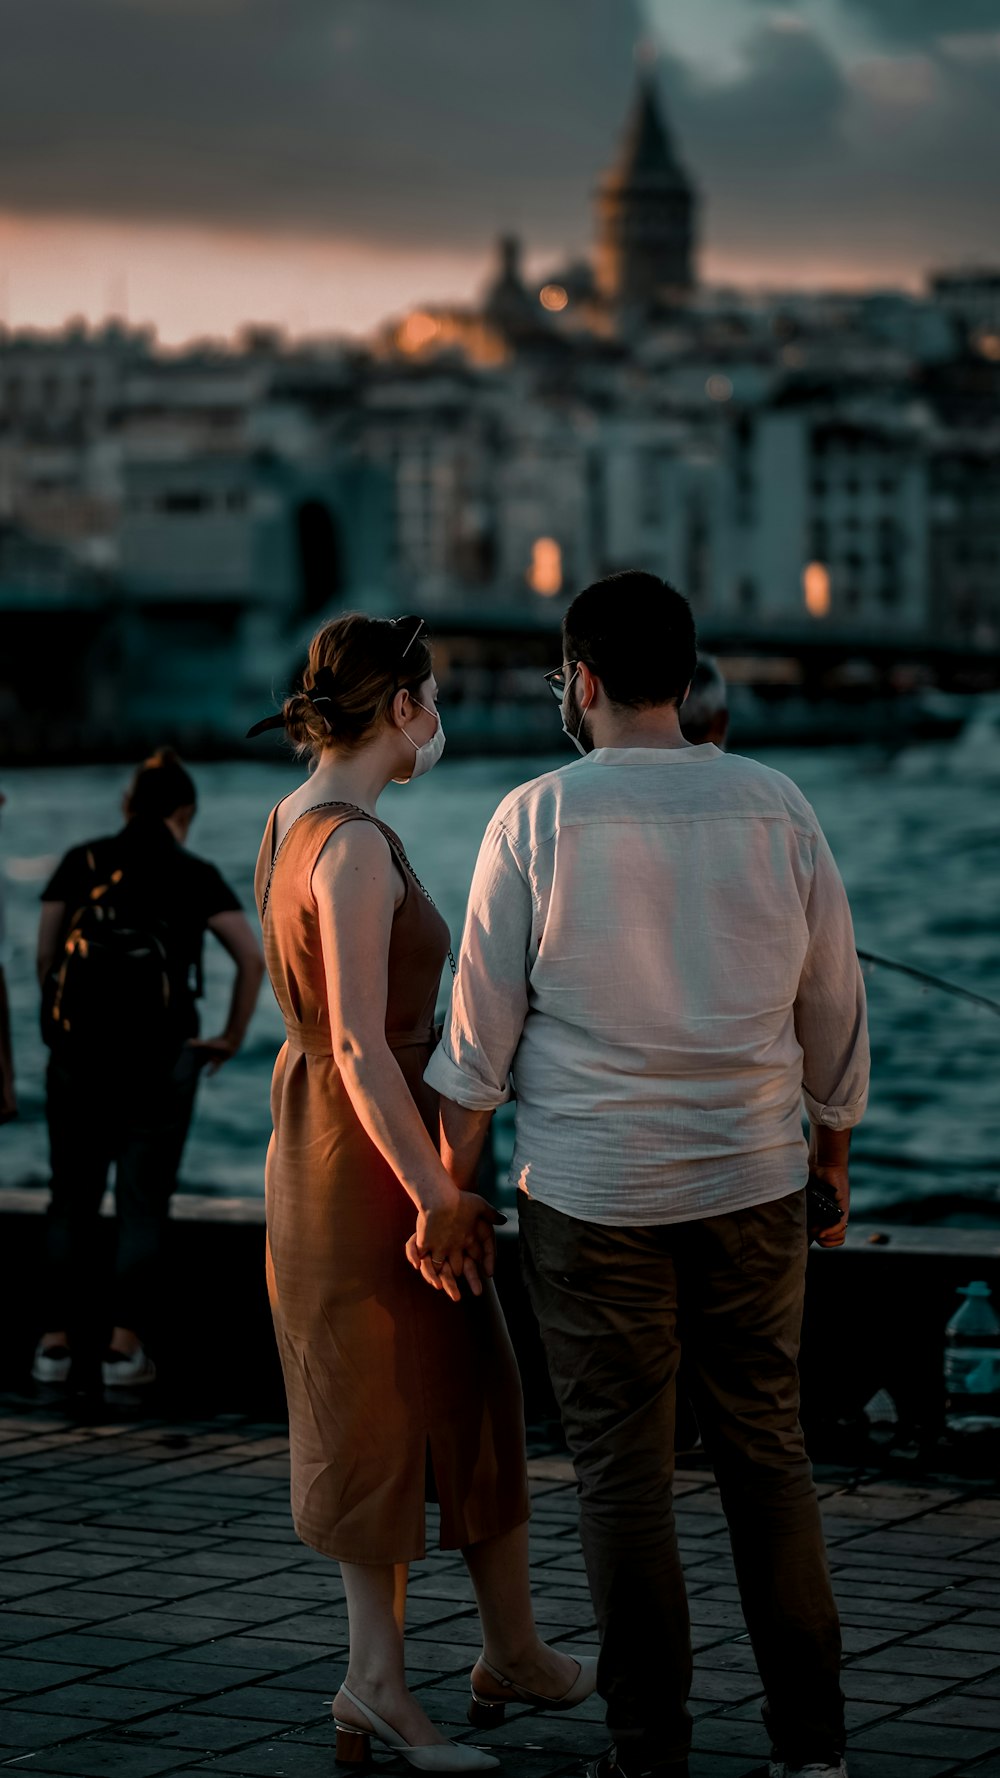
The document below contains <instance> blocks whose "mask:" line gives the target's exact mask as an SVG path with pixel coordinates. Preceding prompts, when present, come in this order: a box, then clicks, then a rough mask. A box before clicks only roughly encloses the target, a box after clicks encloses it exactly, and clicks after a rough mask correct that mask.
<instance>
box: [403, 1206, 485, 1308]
mask: <svg viewBox="0 0 1000 1778" xmlns="http://www.w3.org/2000/svg"><path fill="white" fill-rule="evenodd" d="M506 1221H507V1218H506V1217H505V1216H503V1215H501V1213H500V1211H499V1210H494V1208H493V1205H492V1204H488V1203H487V1202H486V1199H485V1198H481V1197H480V1196H479V1195H478V1193H477V1192H472V1191H459V1190H458V1187H457V1186H449V1189H448V1191H447V1193H442V1195H441V1197H440V1198H439V1199H436V1200H435V1201H434V1202H433V1203H430V1204H427V1205H424V1206H422V1208H421V1210H420V1214H419V1215H418V1217H417V1226H416V1229H415V1230H414V1232H413V1234H412V1235H411V1236H410V1239H409V1240H408V1241H407V1243H406V1257H407V1259H408V1260H409V1262H410V1264H411V1266H413V1268H414V1270H415V1271H417V1272H419V1273H420V1276H421V1277H422V1278H423V1279H424V1281H425V1283H427V1284H429V1285H430V1286H431V1288H432V1289H433V1290H443V1291H444V1292H445V1295H446V1296H450V1297H451V1300H452V1302H454V1303H457V1302H459V1301H460V1300H461V1294H462V1293H461V1291H460V1289H459V1281H460V1279H462V1278H463V1277H464V1279H465V1281H466V1283H467V1284H468V1286H469V1289H470V1290H471V1291H472V1294H473V1296H482V1293H483V1285H482V1278H483V1277H486V1278H492V1276H493V1266H494V1262H495V1259H496V1237H495V1236H494V1233H493V1229H494V1226H495V1225H496V1224H497V1223H504V1222H506ZM480 1274H482V1276H480Z"/></svg>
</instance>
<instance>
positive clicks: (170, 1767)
mask: <svg viewBox="0 0 1000 1778" xmlns="http://www.w3.org/2000/svg"><path fill="white" fill-rule="evenodd" d="M194 1757H196V1756H195V1755H193V1754H191V1753H190V1752H186V1751H185V1750H184V1749H183V1748H180V1747H175V1748H174V1749H173V1750H172V1751H171V1752H167V1750H166V1749H165V1748H157V1747H144V1746H138V1747H137V1746H135V1745H133V1743H132V1742H131V1741H113V1740H108V1739H107V1738H101V1737H97V1736H95V1737H93V1738H92V1739H89V1740H86V1741H74V1742H72V1743H71V1744H70V1745H69V1746H68V1747H49V1748H46V1750H45V1752H44V1753H41V1754H38V1755H37V1756H36V1757H34V1758H33V1759H31V1761H30V1763H29V1762H27V1761H25V1763H24V1766H23V1770H24V1771H26V1772H52V1773H61V1774H65V1775H66V1778H159V1775H160V1774H161V1773H164V1774H166V1773H168V1772H178V1771H183V1770H184V1769H185V1768H186V1767H189V1766H190V1764H191V1761H192V1759H193V1758H194ZM19 1769H20V1768H19V1766H17V1765H15V1766H12V1767H11V1768H10V1770H11V1771H13V1772H17V1771H18V1770H19Z"/></svg>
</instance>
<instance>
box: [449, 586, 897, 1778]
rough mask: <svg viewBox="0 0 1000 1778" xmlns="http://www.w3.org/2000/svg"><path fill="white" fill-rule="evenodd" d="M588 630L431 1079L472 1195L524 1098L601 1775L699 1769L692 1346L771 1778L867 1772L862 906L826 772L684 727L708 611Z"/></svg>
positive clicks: (477, 883) (664, 602) (458, 1176)
mask: <svg viewBox="0 0 1000 1778" xmlns="http://www.w3.org/2000/svg"><path fill="white" fill-rule="evenodd" d="M563 640H564V656H565V659H564V666H563V669H562V672H561V673H557V674H554V675H552V676H550V678H551V681H552V685H553V689H554V690H555V692H556V694H557V696H559V698H560V700H561V704H562V710H563V723H564V727H565V729H566V732H567V733H568V734H569V736H570V738H571V739H572V740H573V741H574V743H575V745H576V746H577V747H578V749H579V751H580V752H581V753H582V754H583V755H584V756H585V757H583V758H582V759H580V760H578V761H575V762H574V763H573V764H571V765H569V766H566V767H564V768H562V769H561V770H560V771H556V772H550V773H548V774H546V775H545V776H544V777H541V778H538V779H536V780H535V781H534V782H533V783H531V784H527V785H524V786H523V787H522V788H521V789H520V790H516V791H514V792H513V794H512V795H511V796H509V797H508V798H507V799H506V800H505V802H503V803H502V804H501V806H500V808H499V809H498V811H497V813H496V815H495V816H494V818H493V820H492V821H491V822H490V825H489V827H488V829H487V832H486V837H485V839H484V841H483V845H482V849H481V852H480V856H479V862H478V865H477V868H476V875H475V880H474V882H473V887H472V893H471V898H470V904H469V911H468V918H467V923H466V928H465V935H464V938H463V943H462V955H461V962H460V965H459V971H458V977H457V980H456V983H455V989H454V994H453V999H452V1010H451V1018H450V1024H449V1026H448V1028H447V1031H446V1035H445V1037H444V1040H443V1042H442V1044H441V1046H440V1047H439V1049H438V1050H437V1051H436V1053H435V1055H434V1056H433V1057H432V1059H431V1062H430V1064H429V1066H428V1070H427V1078H428V1080H429V1081H430V1082H431V1083H432V1085H434V1086H435V1087H436V1088H437V1089H438V1091H439V1092H440V1094H441V1095H442V1134H443V1152H444V1157H445V1162H446V1165H447V1166H448V1167H449V1170H450V1172H451V1173H452V1176H453V1177H454V1178H455V1180H456V1182H457V1183H458V1184H459V1185H461V1186H465V1185H467V1184H469V1183H471V1182H472V1180H473V1178H474V1173H475V1166H476V1162H477V1160H478V1156H479V1153H480V1149H481V1146H482V1142H483V1139H484V1137H485V1134H486V1130H487V1127H488V1124H489V1119H490V1117H491V1115H492V1112H493V1110H494V1109H495V1107H496V1106H497V1105H498V1104H500V1103H501V1102H502V1101H503V1100H505V1099H507V1098H509V1097H510V1096H511V1093H512V1091H513V1093H514V1094H515V1095H516V1099H517V1134H516V1145H515V1152H514V1161H513V1178H514V1180H515V1182H516V1184H517V1186H518V1188H519V1194H520V1195H519V1219H520V1228H521V1241H522V1256H523V1262H524V1267H525V1275H526V1279H527V1283H528V1288H529V1291H530V1295H531V1300H532V1303H533V1305H534V1308H535V1312H536V1314H537V1316H538V1319H539V1322H540V1325H541V1329H542V1334H543V1338H544V1340H545V1346H546V1352H547V1355H548V1361H549V1368H550V1372H551V1375H552V1381H553V1385H554V1387H555V1390H556V1393H557V1396H558V1398H559V1403H560V1408H561V1412H562V1416H563V1424H564V1428H565V1432H566V1437H567V1442H568V1444H569V1448H570V1452H571V1454H572V1457H573V1461H574V1464H575V1466H576V1472H577V1477H578V1481H579V1488H580V1501H581V1535H582V1540H583V1547H584V1553H585V1556H586V1560H587V1570H588V1575H589V1579H590V1585H591V1590H592V1593H593V1597H594V1603H595V1607H596V1611H597V1617H598V1623H599V1627H600V1630H601V1661H600V1668H599V1678H598V1689H599V1691H600V1692H601V1694H602V1696H603V1697H604V1698H605V1699H606V1701H607V1705H608V1715H607V1721H608V1727H609V1729H610V1731H611V1734H612V1737H613V1741H614V1745H613V1747H612V1748H611V1750H610V1751H609V1752H608V1753H607V1754H605V1755H603V1756H602V1757H601V1759H599V1760H598V1761H597V1763H596V1764H595V1765H594V1766H593V1767H592V1769H591V1770H592V1774H593V1775H594V1778H638V1775H639V1774H649V1773H656V1774H657V1775H660V1774H662V1775H664V1778H666V1774H668V1773H669V1774H671V1775H672V1778H680V1775H682V1774H686V1772H687V1757H688V1751H689V1748H690V1738H691V1722H690V1716H689V1713H688V1711H687V1708H686V1700H687V1696H688V1692H689V1689H690V1682H691V1643H690V1631H689V1624H688V1613H687V1602H686V1597H685V1592H684V1582H683V1576H682V1572H681V1566H680V1561H679V1557H678V1553H677V1541H676V1534H675V1527H674V1519H673V1508H672V1498H671V1491H672V1467H673V1435H674V1411H675V1379H676V1373H677V1367H678V1363H679V1360H680V1353H681V1347H682V1346H683V1350H684V1358H685V1367H686V1374H687V1379H688V1386H689V1388H690V1391H691V1394H692V1397H693V1401H694V1405H695V1408H696V1411H697V1414H698V1420H699V1424H700V1427H701V1432H702V1438H703V1442H704V1445H705V1449H706V1451H707V1452H708V1454H709V1456H710V1457H711V1459H712V1462H713V1465H714V1467H715V1471H716V1475H717V1477H718V1481H719V1485H720V1489H721V1493H722V1499H723V1504H724V1506H725V1510H726V1514H727V1517H728V1520H729V1526H730V1531H731V1537H732V1543H733V1551H734V1557H735V1562H736V1569H737V1577H738V1580H739V1585H740V1593H741V1598H742V1602H743V1610H744V1615H745V1617H746V1622H747V1626H748V1629H749V1631H750V1637H751V1641H752V1643H753V1648H754V1653H755V1656H756V1659H757V1664H758V1667H759V1669H760V1673H761V1678H762V1681H763V1685H764V1689H765V1692H766V1695H767V1704H766V1706H765V1711H764V1714H765V1720H766V1722H767V1725H768V1728H769V1731H770V1735H771V1742H772V1767H771V1771H772V1774H774V1778H791V1774H793V1773H797V1772H801V1771H803V1769H806V1768H808V1770H809V1772H810V1774H811V1775H813V1778H816V1775H818V1774H829V1775H830V1778H840V1775H842V1774H843V1773H844V1772H845V1768H844V1765H843V1760H842V1755H843V1749H844V1717H843V1697H842V1694H841V1690H840V1681H839V1670H840V1629H839V1623H838V1619H837V1612H836V1607H835V1605H834V1602H833V1596H832V1592H831V1587H830V1579H829V1571H828V1567H827V1560H826V1554H825V1550H824V1544H823V1535H822V1530H821V1525H820V1518H819V1511H818V1507H817V1504H816V1495H815V1489H814V1487H813V1481H812V1472H811V1469H810V1465H809V1461H808V1458H807V1456H806V1453H805V1449H804V1446H803V1441H802V1433H801V1429H800V1427H799V1423H798V1404H799V1393H798V1388H799V1386H798V1371H797V1362H796V1361H797V1354H798V1344H799V1335H800V1326H801V1317H802V1300H803V1289H804V1280H805V1260H806V1251H807V1244H808V1239H809V1230H808V1229H807V1214H806V1193H805V1189H804V1188H805V1185H806V1180H807V1176H808V1175H809V1174H810V1173H811V1174H812V1175H813V1176H814V1178H815V1179H816V1180H817V1181H818V1182H819V1183H820V1184H821V1185H822V1186H823V1187H824V1188H825V1190H826V1191H827V1193H828V1194H830V1195H832V1196H833V1197H834V1198H835V1199H836V1201H837V1204H838V1205H839V1207H840V1211H841V1214H840V1218H839V1220H838V1221H837V1222H835V1224H834V1225H833V1226H830V1227H828V1228H827V1229H826V1230H825V1231H824V1232H823V1233H822V1234H820V1235H819V1239H820V1240H821V1241H822V1242H823V1244H824V1245H827V1246H836V1245H839V1244H840V1243H842V1241H843V1239H844V1233H845V1229H846V1223H847V1213H848V1173H847V1156H848V1147H849V1143H850V1130H851V1127H852V1126H853V1125H854V1124H856V1123H857V1122H858V1120H859V1119H860V1117H861V1116H862V1113H863V1111H864V1107H865V1102H866V1095H867V1084H868V1068H869V1058H868V1044H867V1034H866V1023H865V1001H864V990H863V986H862V982H861V977H860V972H859V969H858V964H857V958H856V955H855V950H854V935H853V931H852V926H851V917H850V911H849V909H848V905H847V898H846V896H845V893H844V889H843V885H842V884H841V881H840V878H839V876H838V874H837V869H836V866H835V864H834V862H833V859H832V857H831V854H830V851H829V848H828V846H827V844H826V841H825V839H824V838H823V835H822V833H821V831H820V828H819V824H818V822H817V820H816V817H815V815H814V813H813V811H812V809H811V808H810V807H809V804H808V803H807V802H806V801H805V798H804V797H803V796H802V795H801V793H800V792H799V791H798V790H797V789H796V787H795V785H794V784H792V783H791V782H790V781H789V780H788V779H787V778H785V777H783V776H782V775H781V774H780V773H778V772H775V771H772V770H770V769H769V768H768V767H767V766H763V765H760V764H758V763H757V762H756V761H753V760H749V759H741V758H739V757H736V756H733V755H726V754H723V753H721V752H720V751H719V749H718V748H717V747H716V746H714V745H712V744H707V745H690V744H689V743H688V742H687V741H685V739H684V736H683V734H682V732H681V728H680V723H679V717H678V710H679V706H680V704H681V703H682V702H683V699H684V695H685V692H686V690H687V687H688V686H689V684H690V681H691V678H692V674H693V672H694V667H695V658H696V656H695V633H694V624H693V620H692V617H691V612H690V608H689V607H688V605H687V602H686V601H685V600H684V599H683V598H682V597H681V596H680V594H679V593H677V592H675V591H674V590H673V588H671V587H669V586H668V585H666V584H665V583H664V582H663V581H660V580H659V579H657V577H656V576H654V575H650V574H642V573H638V572H635V573H627V574H618V575H611V576H609V577H608V578H607V579H606V580H603V581H599V582H597V583H596V584H595V585H594V586H592V587H589V588H587V590H586V591H585V592H583V593H581V594H580V595H579V596H578V597H577V598H576V599H575V600H574V602H573V604H572V605H571V606H570V608H569V611H568V612H567V614H566V618H565V620H564V626H563ZM803 1101H804V1103H805V1109H806V1112H807V1114H808V1118H809V1121H810V1124H811V1126H812V1134H811V1141H810V1143H809V1145H808V1148H807V1144H806V1141H805V1139H804V1137H803V1134H802V1104H803ZM428 1269H429V1268H425V1272H424V1275H425V1276H427V1271H428ZM432 1276H433V1274H432Z"/></svg>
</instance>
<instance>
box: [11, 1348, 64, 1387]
mask: <svg viewBox="0 0 1000 1778" xmlns="http://www.w3.org/2000/svg"><path fill="white" fill-rule="evenodd" d="M72 1368H73V1354H72V1352H71V1351H70V1349H69V1347H68V1346H37V1347H36V1348H35V1356H34V1358H33V1360H32V1364H31V1374H32V1376H33V1377H34V1379H35V1382H36V1383H68V1382H69V1373H70V1371H71V1370H72ZM22 1374H23V1373H22Z"/></svg>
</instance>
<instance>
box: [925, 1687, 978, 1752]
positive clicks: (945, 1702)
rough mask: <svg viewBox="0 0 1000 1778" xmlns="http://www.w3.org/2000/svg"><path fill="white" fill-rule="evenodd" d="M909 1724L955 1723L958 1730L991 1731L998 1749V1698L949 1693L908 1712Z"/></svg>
mask: <svg viewBox="0 0 1000 1778" xmlns="http://www.w3.org/2000/svg"><path fill="white" fill-rule="evenodd" d="M909 1720H910V1721H911V1722H943V1723H956V1724H957V1725H958V1726H959V1727H960V1728H965V1727H968V1728H977V1729H993V1730H995V1731H996V1743H997V1746H998V1747H1000V1698H975V1697H973V1696H972V1695H971V1694H970V1693H969V1692H968V1691H960V1692H950V1693H949V1694H948V1696H947V1697H946V1698H940V1699H937V1700H936V1701H935V1702H934V1703H933V1704H923V1705H922V1706H921V1707H920V1709H919V1710H913V1711H911V1712H910V1715H909Z"/></svg>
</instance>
